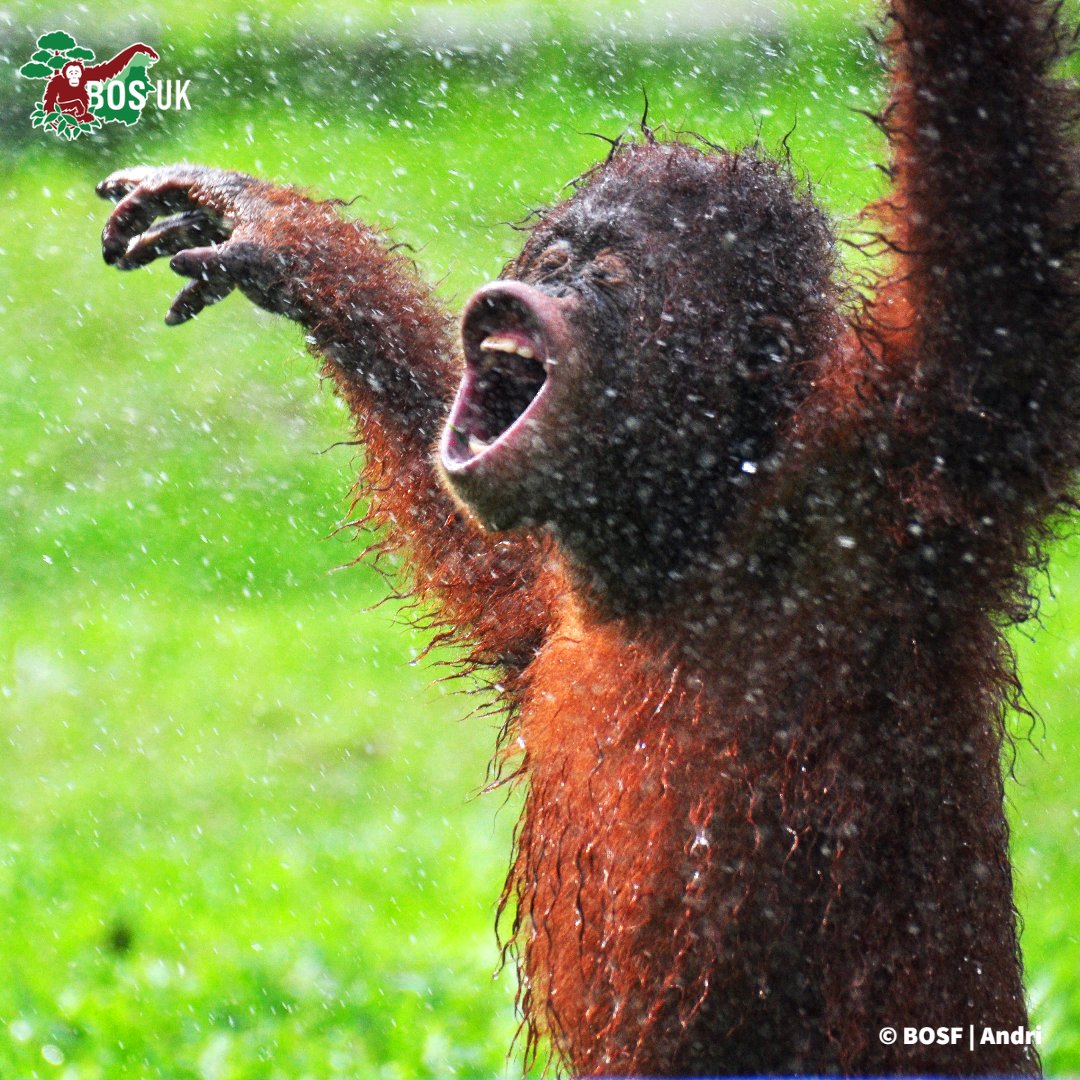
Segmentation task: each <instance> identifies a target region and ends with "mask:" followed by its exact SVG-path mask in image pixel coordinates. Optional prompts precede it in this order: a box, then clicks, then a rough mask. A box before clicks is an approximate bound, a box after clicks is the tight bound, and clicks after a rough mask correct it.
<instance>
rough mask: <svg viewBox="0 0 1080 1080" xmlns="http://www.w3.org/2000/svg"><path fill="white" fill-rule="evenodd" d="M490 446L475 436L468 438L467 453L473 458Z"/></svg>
mask: <svg viewBox="0 0 1080 1080" xmlns="http://www.w3.org/2000/svg"><path fill="white" fill-rule="evenodd" d="M490 445H491V443H486V442H484V440H483V439H481V438H480V437H479V436H477V435H470V436H469V453H471V454H472V456H473V457H476V456H477V454H482V453H483V452H484V451H485V450H486V449H487V448H488V447H489V446H490Z"/></svg>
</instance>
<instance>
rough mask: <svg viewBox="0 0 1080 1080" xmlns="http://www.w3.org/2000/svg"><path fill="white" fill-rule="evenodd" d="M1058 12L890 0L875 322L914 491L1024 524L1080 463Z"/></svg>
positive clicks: (1072, 174)
mask: <svg viewBox="0 0 1080 1080" xmlns="http://www.w3.org/2000/svg"><path fill="white" fill-rule="evenodd" d="M1059 6H1060V5H1057V4H1052V3H1046V2H1041V0H948V2H942V0H895V2H894V3H893V4H892V5H891V8H890V18H891V23H892V26H891V32H890V35H889V39H888V45H889V48H890V51H891V55H892V68H893V70H892V92H891V97H890V100H889V103H888V105H887V107H886V109H885V111H884V114H883V126H884V127H885V129H886V131H887V133H888V135H889V140H890V144H891V158H892V160H891V167H892V173H893V179H894V182H895V189H894V193H893V195H892V196H891V197H890V198H889V199H888V200H887V201H885V202H884V203H882V204H881V205H880V206H879V207H876V208H872V209H873V210H876V212H877V213H878V214H879V215H880V217H881V219H882V220H883V222H884V231H883V234H882V236H883V239H884V242H885V244H886V246H887V247H888V248H889V250H890V251H891V253H892V254H891V258H892V259H893V263H892V269H891V272H890V274H889V277H888V279H887V281H886V282H885V284H884V286H883V288H882V290H881V291H880V293H879V295H878V297H877V299H876V301H875V302H873V303H872V304H871V305H870V306H869V308H868V310H867V312H866V314H865V316H864V317H863V319H862V320H861V327H860V329H861V331H862V335H863V339H864V341H866V342H869V343H871V349H872V351H874V352H876V353H877V354H878V359H879V361H883V363H882V364H881V368H880V369H879V373H878V376H877V378H878V380H879V382H880V383H881V384H882V385H883V387H884V394H883V395H882V396H883V398H884V399H886V400H887V401H888V403H889V406H890V407H891V408H895V410H896V417H895V418H896V421H897V427H896V430H897V431H898V432H899V433H901V434H902V436H906V439H905V438H903V437H901V438H900V439H899V442H902V443H904V444H905V445H904V450H903V452H904V453H908V454H910V455H911V458H912V460H911V470H912V479H911V485H912V488H913V489H918V490H920V491H922V492H924V493H926V492H928V491H931V489H933V493H932V494H930V495H926V496H925V497H924V498H923V499H922V501H923V503H924V504H925V506H924V509H925V510H926V512H927V513H932V512H933V510H932V504H936V505H937V507H938V508H939V509H940V508H942V507H945V506H948V505H949V504H950V500H953V499H956V500H960V501H962V502H964V503H965V506H966V511H967V512H968V513H969V514H970V515H972V520H979V519H980V518H982V517H985V516H986V515H995V514H1000V516H1001V517H1002V518H1004V515H1005V513H1006V512H1007V513H1008V514H1009V515H1010V517H1009V520H1012V521H1015V522H1017V524H1019V525H1020V526H1021V527H1022V528H1023V527H1025V526H1026V525H1027V524H1029V523H1030V522H1031V521H1032V520H1033V516H1034V517H1037V516H1038V515H1041V514H1044V513H1046V512H1047V511H1049V510H1051V509H1052V508H1053V507H1054V506H1055V505H1056V504H1057V502H1058V500H1060V499H1061V498H1062V496H1063V495H1064V494H1065V492H1066V490H1067V488H1068V485H1069V483H1070V479H1071V476H1072V473H1073V471H1074V470H1075V468H1076V467H1077V465H1078V464H1080V428H1078V421H1080V379H1078V364H1077V357H1078V353H1080V291H1078V288H1077V253H1078V249H1080V231H1078V230H1080V170H1078V163H1077V155H1076V150H1075V140H1074V137H1073V132H1072V126H1073V120H1074V118H1075V116H1076V114H1077V96H1076V92H1075V90H1074V89H1073V88H1072V87H1071V85H1066V84H1065V83H1063V82H1061V81H1059V80H1058V78H1057V77H1056V75H1055V68H1056V67H1057V65H1058V64H1059V63H1060V61H1061V60H1062V58H1063V57H1064V56H1065V55H1066V53H1067V52H1068V51H1069V49H1070V48H1071V41H1072V37H1071V35H1070V34H1068V33H1067V32H1066V28H1065V27H1064V26H1063V25H1062V24H1061V22H1060V21H1059V19H1058V16H1057V8H1058V7H1059ZM882 370H883V371H884V374H882V373H881V372H882ZM913 498H914V496H913ZM916 501H918V499H916ZM946 514H947V516H951V517H953V518H955V516H956V513H955V504H954V505H953V506H952V508H951V509H949V510H948V511H946ZM1000 525H1001V521H998V522H997V523H995V528H998V527H1000Z"/></svg>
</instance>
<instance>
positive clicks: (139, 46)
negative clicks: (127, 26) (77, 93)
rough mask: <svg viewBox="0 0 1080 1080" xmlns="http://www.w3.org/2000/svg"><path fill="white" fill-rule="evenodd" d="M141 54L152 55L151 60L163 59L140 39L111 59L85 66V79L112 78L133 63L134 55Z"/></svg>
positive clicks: (85, 80) (86, 80) (99, 79)
mask: <svg viewBox="0 0 1080 1080" xmlns="http://www.w3.org/2000/svg"><path fill="white" fill-rule="evenodd" d="M140 54H142V55H143V56H148V57H150V60H151V62H153V61H155V60H160V59H161V58H160V57H159V56H158V54H157V53H156V52H155V51H154V50H153V49H151V48H150V46H149V45H144V44H143V43H142V42H141V41H139V42H136V43H135V44H134V45H129V46H128V47H127V48H126V49H124V51H123V52H118V53H117V54H116V55H115V56H114V57H113V58H112V59H111V60H104V61H102V63H100V64H94V65H93V66H92V67H88V68H83V81H84V82H91V81H95V80H96V81H101V80H103V79H111V78H112V77H113V76H114V75H119V74H120V72H121V71H123V70H124V68H126V67H127V66H128V64H130V63H131V60H132V58H133V57H136V56H139V55H140Z"/></svg>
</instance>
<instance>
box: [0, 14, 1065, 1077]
mask: <svg viewBox="0 0 1080 1080" xmlns="http://www.w3.org/2000/svg"><path fill="white" fill-rule="evenodd" d="M670 10H671V6H670V5H664V6H663V7H661V6H659V5H651V4H645V5H642V4H635V5H620V4H617V3H614V2H610V3H604V4H600V3H593V4H590V5H587V6H582V5H578V4H573V3H570V2H569V0H562V2H559V3H549V4H536V5H532V6H530V7H529V8H528V9H527V10H526V9H525V8H523V7H521V6H520V5H517V4H511V3H501V4H486V5H484V4H480V3H479V0H476V2H472V3H469V2H466V3H457V4H434V3H433V4H429V5H427V6H424V7H419V8H418V7H413V6H410V7H408V8H402V7H399V6H395V5H391V4H389V3H386V2H385V0H367V2H365V3H356V4H353V5H351V6H350V7H349V8H348V9H344V8H340V7H338V6H337V5H334V4H331V3H328V2H317V3H308V4H303V5H301V4H298V3H285V2H281V0H278V2H276V3H275V2H271V3H263V4H260V5H259V10H258V13H257V14H250V13H249V5H248V4H246V3H241V2H240V0H219V2H218V3H216V4H215V6H214V10H213V11H212V12H210V11H204V10H199V11H196V10H195V9H194V8H193V7H192V5H191V4H190V3H189V2H188V0H160V2H158V3H156V4H152V5H147V6H143V7H140V8H139V9H138V11H137V12H136V11H134V10H133V9H129V8H128V6H127V5H125V4H122V3H119V2H115V0H109V2H107V3H99V4H96V5H95V6H94V8H93V11H92V12H91V11H90V10H89V9H88V8H85V7H75V6H72V5H70V4H67V3H60V2H59V0H57V2H53V0H43V2H39V3H34V4H30V3H25V2H22V0H20V2H18V3H16V4H15V5H14V6H9V7H7V8H6V9H4V10H3V11H0V35H2V37H0V55H2V56H3V58H4V72H3V79H2V80H0V132H2V134H0V155H2V156H0V169H2V176H0V199H2V200H3V220H4V228H3V232H2V233H0V319H2V325H3V328H4V335H3V340H4V347H3V354H2V355H3V362H2V368H0V475H2V478H3V484H4V485H5V489H6V496H7V497H6V500H5V502H4V507H5V512H4V514H3V517H2V518H0V733H2V735H0V737H2V738H3V740H4V747H3V753H2V754H0V925H2V927H3V932H2V933H0V1077H3V1078H5V1080H7V1078H9V1077H11V1078H14V1077H38V1076H41V1077H44V1076H60V1077H63V1078H64V1080H84V1078H98V1077H100V1078H109V1080H111V1078H114V1077H136V1076H139V1077H142V1076H160V1077H169V1078H189V1077H191V1078H196V1077H198V1078H205V1080H228V1078H233V1077H236V1078H246V1077H260V1078H261V1077H267V1078H269V1077H281V1078H290V1080H296V1078H301V1077H311V1078H319V1080H322V1078H328V1077H336V1076H340V1077H375V1076H377V1077H385V1078H397V1077H402V1078H405V1077H426V1076H431V1077H436V1076H438V1077H444V1076H463V1077H490V1076H495V1075H499V1074H501V1073H503V1072H505V1071H506V1070H507V1069H509V1071H510V1073H511V1074H512V1073H513V1071H514V1069H515V1068H516V1067H517V1066H516V1064H514V1063H513V1062H511V1063H510V1065H509V1066H507V1065H506V1062H505V1051H506V1047H507V1045H508V1044H509V1042H510V1040H511V1038H512V1035H513V1031H514V1026H515V1022H514V1017H513V1011H512V1005H511V999H512V992H513V980H512V978H510V977H509V975H508V974H504V975H503V976H501V977H499V978H496V979H492V972H493V971H494V969H495V968H496V963H497V955H496V950H495V946H494V940H493V935H492V930H491V925H492V920H493V908H494V900H495V897H496V896H497V894H498V890H499V886H500V884H501V878H502V873H503V870H504V867H505V865H506V862H507V856H508V851H509V836H510V830H511V827H512V825H513V821H514V817H515V813H516V807H515V805H514V803H513V801H512V800H511V804H510V805H508V806H503V797H502V796H501V795H494V796H489V797H485V798H481V799H477V798H473V797H472V796H473V795H474V794H475V793H476V792H477V791H478V790H479V788H480V787H481V785H482V783H483V777H484V767H485V763H486V759H487V754H488V752H489V750H490V747H491V744H492V739H493V730H492V725H491V724H490V723H488V722H479V721H476V720H470V721H464V722H460V718H461V717H462V716H463V715H464V714H465V713H466V712H467V709H468V703H467V702H465V701H464V700H462V699H461V698H460V697H455V696H452V694H451V693H450V692H449V689H448V688H447V687H445V686H437V685H433V681H434V674H433V672H432V671H431V669H430V667H429V666H419V667H414V666H410V663H409V661H410V659H412V658H414V657H415V656H416V655H417V653H418V652H419V650H420V649H421V648H422V647H423V644H424V642H423V639H422V638H421V637H418V636H416V635H415V634H414V633H412V632H411V631H409V630H408V629H407V628H405V627H403V626H402V625H400V623H399V622H395V620H394V619H393V617H392V616H393V612H392V610H390V609H389V608H388V607H386V606H384V607H381V608H379V609H377V610H372V607H373V605H374V604H376V603H377V601H378V599H379V598H380V597H381V596H382V595H383V592H384V586H383V584H382V582H381V581H380V580H379V579H378V578H377V577H375V576H374V575H373V574H372V573H371V572H370V570H367V569H365V568H363V567H358V568H351V569H349V570H347V571H345V572H343V573H340V574H334V573H331V571H332V570H333V568H334V567H336V566H338V565H340V564H343V563H345V562H347V561H348V560H349V559H350V558H351V557H352V555H353V553H354V548H353V546H352V545H351V544H350V543H349V542H348V541H346V540H345V539H343V538H341V537H331V536H330V534H331V532H332V529H333V526H334V524H335V522H336V521H337V520H339V519H340V518H341V517H342V516H343V515H344V513H345V511H346V509H347V501H346V494H347V491H348V488H349V484H350V482H351V478H352V477H353V476H354V475H355V471H356V461H355V457H354V454H355V451H353V450H352V449H349V448H338V449H334V450H332V451H330V452H328V453H321V451H323V450H324V449H326V448H327V447H329V446H330V445H331V444H332V443H334V442H335V441H337V440H338V439H341V438H343V437H346V436H345V433H346V431H347V425H346V418H345V417H344V415H343V413H342V410H341V409H340V407H339V406H338V404H337V403H336V402H335V401H334V399H333V397H332V395H331V394H330V393H329V391H328V389H327V388H324V387H321V386H320V385H319V384H318V383H317V381H316V380H315V379H314V378H313V377H312V371H313V369H314V366H315V365H314V363H313V361H312V360H311V358H310V357H308V356H307V355H306V354H305V352H304V350H303V349H302V347H301V343H300V339H299V334H298V332H297V331H296V330H295V329H294V328H292V327H290V326H288V325H284V324H281V323H278V322H276V321H274V320H272V319H271V318H269V317H268V316H264V315H262V314H260V313H258V312H256V311H254V310H253V309H252V308H251V307H250V306H249V305H247V304H245V303H244V302H243V301H241V300H239V299H235V298H234V299H230V300H228V301H226V302H225V303H224V304H223V305H221V307H219V308H216V309H213V310H212V311H211V312H209V313H207V314H206V315H205V316H204V317H202V318H200V319H197V320H196V321H195V322H194V323H192V324H189V325H187V326H185V327H183V328H180V329H177V330H173V331H169V330H166V328H165V327H164V326H163V325H162V324H161V317H162V315H163V313H164V310H165V308H166V307H167V305H168V300H169V297H170V296H171V294H172V292H173V291H175V288H176V286H177V284H178V282H177V280H175V279H171V277H170V275H169V273H168V271H167V269H165V268H164V267H158V268H154V269H153V270H151V271H150V272H145V273H140V274H135V275H120V274H117V273H115V272H113V271H111V270H108V269H107V268H106V267H105V266H104V265H103V264H102V263H101V261H100V255H99V251H98V232H99V230H100V226H101V223H102V222H103V220H104V216H105V213H106V208H105V206H104V204H102V203H99V202H98V201H97V200H96V199H95V198H94V196H93V193H92V189H93V184H94V182H95V181H96V180H97V179H98V178H100V177H101V176H103V175H104V174H105V173H107V172H109V171H111V170H112V169H114V168H117V167H119V166H121V165H124V164H130V163H132V162H137V161H147V162H164V161H170V160H176V159H190V160H196V161H205V162H208V163H212V164H218V165H224V166H230V167H235V168H240V169H245V170H249V171H253V172H258V173H260V174H262V175H264V176H267V177H271V178H276V179H279V180H287V181H291V182H294V183H298V184H304V185H309V186H311V187H312V188H314V189H316V190H318V191H319V192H322V193H324V194H327V195H335V196H339V197H342V198H345V199H350V198H353V197H354V196H356V197H358V198H357V201H356V203H355V204H354V206H353V208H352V209H351V210H350V213H355V214H358V215H361V216H363V217H365V218H368V219H371V220H375V221H378V222H381V223H383V224H384V225H387V226H389V227H391V228H392V229H393V230H394V232H395V235H396V236H397V237H398V238H400V239H403V240H407V241H409V242H410V243H411V244H413V245H414V246H415V248H416V249H417V258H418V260H419V261H420V263H421V264H422V265H423V266H424V267H425V269H426V270H427V271H428V272H429V273H430V274H431V275H432V276H433V277H434V278H435V279H437V280H439V281H441V283H442V284H441V290H442V292H443V294H444V295H445V296H446V298H447V299H448V300H449V301H450V302H457V301H460V300H461V299H462V298H463V297H464V296H465V295H467V293H468V291H469V290H470V289H471V288H472V287H474V286H475V285H476V284H478V283H480V282H482V281H484V280H486V279H488V278H489V277H491V276H492V275H494V274H495V273H496V272H497V270H498V268H499V266H500V264H501V263H502V261H503V260H504V259H505V258H507V257H508V256H509V255H510V254H511V253H512V252H513V251H514V250H515V246H516V241H517V237H516V235H515V234H514V233H513V231H512V230H510V229H508V228H507V227H505V225H504V224H502V223H504V222H507V221H512V220H517V219H519V218H521V217H522V216H523V215H524V214H525V213H526V212H527V211H528V210H529V209H531V208H532V207H534V206H537V205H541V204H544V203H548V202H551V201H553V200H555V199H557V198H558V196H559V191H560V188H561V185H562V184H563V183H565V181H566V180H567V179H569V178H570V177H572V176H574V175H575V174H577V173H578V172H580V171H581V170H583V169H584V168H586V167H588V166H589V165H590V164H591V163H592V162H594V161H595V160H596V159H597V158H598V156H599V155H600V154H601V152H602V149H603V147H602V146H601V144H599V143H597V142H596V141H595V140H593V139H590V138H588V137H586V136H583V135H582V134H581V133H582V132H586V131H599V132H603V133H606V134H609V135H613V134H616V133H618V132H619V131H621V130H623V129H624V128H628V127H632V126H634V125H635V124H636V122H637V120H638V118H639V116H640V113H641V106H642V93H641V92H642V88H643V87H644V88H647V90H648V93H649V98H650V102H651V114H650V115H651V118H652V120H653V121H654V122H656V121H660V120H666V121H668V123H669V124H670V125H671V126H672V127H676V128H686V129H694V130H697V131H700V132H702V133H704V134H706V135H708V136H709V137H710V138H713V139H715V140H719V141H722V142H724V143H727V144H730V145H736V144H739V143H742V142H746V141H748V140H749V139H752V138H753V137H754V136H755V134H757V133H758V132H760V135H761V137H762V139H763V140H764V142H765V143H766V144H767V145H770V146H773V147H776V146H778V145H779V143H780V140H781V139H782V138H783V137H784V136H785V134H787V133H788V132H789V131H791V129H792V128H793V127H794V132H793V133H792V134H791V136H790V139H789V143H790V145H791V147H792V150H793V154H794V157H795V160H796V162H797V163H798V164H799V166H800V167H801V168H804V169H805V170H806V171H807V172H808V173H809V174H810V175H811V176H813V177H814V179H815V182H816V186H817V191H818V194H819V197H820V198H821V199H822V200H823V201H824V202H825V204H826V205H827V206H828V207H829V208H830V209H831V210H832V211H833V212H834V213H835V214H836V216H837V217H838V219H839V220H840V222H841V226H842V227H843V224H844V223H845V222H849V221H850V219H851V217H852V215H853V214H854V213H855V211H856V210H857V209H858V207H859V206H861V205H862V204H863V203H864V202H865V201H866V200H868V199H869V198H872V197H873V196H874V195H875V194H876V193H877V192H878V191H879V187H878V184H879V178H877V174H875V172H874V171H873V170H872V168H871V167H870V166H871V163H872V162H874V161H876V160H880V159H881V156H882V149H881V146H880V145H879V143H878V141H877V139H876V137H875V135H874V133H873V131H872V130H870V126H869V124H868V123H867V122H866V121H865V120H863V119H862V118H861V117H859V116H858V115H856V114H855V113H853V112H852V111H851V109H852V107H853V106H858V107H865V106H868V105H872V104H873V103H874V102H875V101H876V100H877V96H878V95H879V93H880V87H879V79H878V75H877V69H876V66H875V61H874V56H873V53H872V50H871V49H870V48H869V45H868V41H867V38H866V35H865V34H864V33H863V32H862V30H861V25H862V23H863V22H864V21H865V20H866V18H867V15H866V12H867V8H866V6H862V7H861V8H858V9H855V8H853V7H852V6H851V5H845V4H843V3H841V2H840V0H834V2H831V3H828V4H821V5H816V4H815V5H814V6H813V8H812V9H810V8H809V7H802V6H800V5H796V4H792V5H790V6H789V7H787V8H786V9H784V10H783V12H782V14H781V17H779V18H777V17H774V16H772V15H770V14H769V11H768V10H767V9H766V8H764V7H760V6H755V5H745V4H744V5H741V6H740V9H739V12H736V14H737V15H738V16H739V17H738V18H734V19H733V20H732V25H731V26H729V27H727V28H726V29H725V28H723V27H718V26H717V25H716V19H717V15H716V12H715V11H714V10H713V8H712V6H710V5H704V4H702V5H696V6H694V5H690V6H687V7H686V8H685V9H682V8H679V9H676V13H675V16H670V15H669V14H668V12H669V11H670ZM717 10H720V11H724V10H728V11H731V10H732V8H727V9H724V8H723V7H722V6H720V7H718V9H717ZM61 27H63V28H65V29H67V30H69V31H70V32H71V33H73V34H74V35H75V36H76V37H77V38H78V39H79V42H80V44H84V45H89V46H90V47H92V48H94V49H95V50H96V51H97V53H98V56H99V58H104V57H105V56H108V55H111V54H112V51H114V50H118V49H120V48H121V47H123V46H124V45H126V44H128V43H129V42H130V41H133V40H144V41H147V42H148V43H150V44H152V45H154V46H155V47H156V48H157V49H158V50H159V52H161V54H162V60H161V62H160V63H159V65H158V66H157V67H156V68H155V69H154V70H153V75H154V77H159V78H176V77H181V78H191V79H192V88H191V91H190V98H191V103H192V109H191V111H190V112H185V113H169V114H164V115H156V114H154V113H152V111H151V110H149V109H148V110H147V114H146V115H145V116H144V119H143V120H142V122H141V123H140V124H139V126H137V127H135V128H132V129H120V130H116V129H115V128H109V129H106V130H104V131H102V132H100V133H99V134H98V135H96V136H94V137H92V138H83V139H81V140H79V142H77V143H75V144H73V145H68V146H62V145H61V144H60V143H59V142H57V141H56V140H54V139H46V138H45V137H44V136H41V135H40V134H39V133H36V132H33V133H32V132H31V131H30V129H29V122H28V120H27V117H28V115H29V112H30V109H31V107H32V105H33V101H34V99H35V97H36V96H37V95H39V94H40V91H41V84H40V83H28V82H25V81H22V80H19V79H18V78H17V77H16V75H15V71H16V69H17V68H18V67H19V66H20V65H21V64H22V63H23V62H24V61H25V59H27V58H28V56H29V52H30V51H31V46H32V41H33V39H34V38H35V37H36V36H37V35H39V34H40V33H43V32H45V31H47V30H51V29H56V28H61ZM1051 580H1052V582H1053V585H1054V591H1055V592H1056V597H1057V598H1056V599H1054V598H1053V597H1052V596H1051V594H1050V591H1049V589H1047V590H1046V591H1047V602H1046V604H1045V605H1044V609H1043V626H1042V627H1041V628H1039V629H1036V630H1034V631H1033V634H1032V639H1029V637H1028V636H1025V635H1022V634H1017V635H1016V643H1017V647H1018V649H1019V651H1020V653H1021V656H1022V663H1023V671H1024V676H1025V683H1026V685H1027V688H1028V692H1029V695H1030V697H1031V700H1032V703H1033V705H1034V706H1035V707H1036V708H1037V709H1038V710H1040V712H1041V713H1042V715H1043V716H1044V717H1045V727H1044V726H1042V725H1039V726H1037V727H1036V728H1035V730H1034V733H1033V736H1032V739H1031V741H1030V742H1022V743H1021V745H1020V748H1019V760H1018V764H1017V771H1018V775H1019V783H1016V784H1014V785H1013V786H1012V788H1011V798H1012V804H1013V805H1012V818H1013V823H1014V847H1015V854H1016V862H1017V874H1018V883H1019V885H1018V887H1019V899H1020V906H1021V910H1022V912H1023V915H1024V919H1025V924H1026V928H1025V933H1024V944H1025V949H1026V954H1027V963H1028V973H1029V984H1030V987H1031V994H1032V1000H1033V1005H1034V1009H1035V1020H1036V1022H1039V1023H1041V1025H1042V1031H1043V1036H1044V1051H1045V1058H1046V1065H1047V1068H1048V1070H1049V1071H1051V1072H1055V1073H1067V1072H1080V987H1078V985H1077V972H1078V971H1080V915H1078V914H1077V913H1076V908H1075V897H1076V896H1077V895H1078V894H1080V869H1078V866H1077V858H1076V855H1075V852H1076V843H1077V835H1078V828H1080V768H1078V766H1077V761H1078V759H1080V753H1078V752H1080V701H1078V698H1077V690H1076V688H1077V686H1078V685H1080V546H1078V545H1077V544H1076V543H1074V542H1068V541H1066V542H1063V543H1062V544H1061V546H1060V548H1059V550H1058V551H1056V552H1055V556H1054V562H1053V567H1052V573H1051ZM1017 728H1018V730H1019V731H1021V732H1026V731H1027V728H1028V725H1027V724H1026V722H1024V721H1019V722H1018V723H1017Z"/></svg>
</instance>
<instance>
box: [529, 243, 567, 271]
mask: <svg viewBox="0 0 1080 1080" xmlns="http://www.w3.org/2000/svg"><path fill="white" fill-rule="evenodd" d="M569 261H570V245H569V244H568V243H567V242H566V241H565V240H560V241H559V242H558V243H555V244H552V245H551V246H550V247H548V248H546V249H545V250H544V251H543V252H542V253H541V254H540V257H539V258H538V259H537V260H536V270H537V272H538V273H539V274H540V275H541V276H544V275H546V274H553V273H555V271H556V270H561V269H562V268H563V267H564V266H565V265H566V264H567V262H569Z"/></svg>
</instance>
